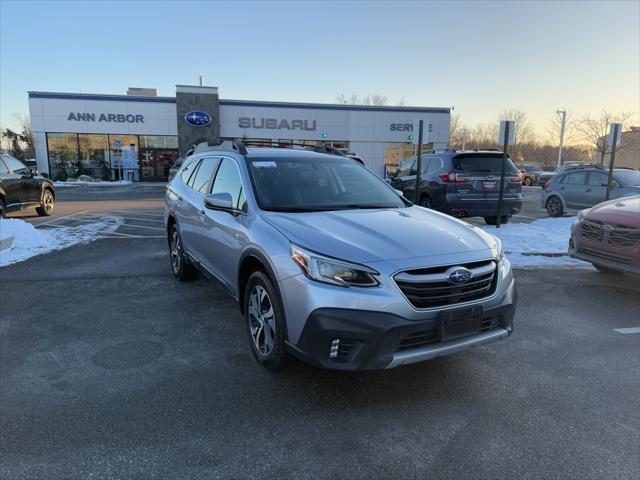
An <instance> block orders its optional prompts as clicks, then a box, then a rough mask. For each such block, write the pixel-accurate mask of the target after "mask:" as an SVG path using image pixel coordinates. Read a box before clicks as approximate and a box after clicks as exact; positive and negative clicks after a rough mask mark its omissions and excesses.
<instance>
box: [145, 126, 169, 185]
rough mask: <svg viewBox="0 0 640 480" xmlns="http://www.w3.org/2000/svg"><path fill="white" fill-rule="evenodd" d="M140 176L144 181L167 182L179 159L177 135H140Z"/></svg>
mask: <svg viewBox="0 0 640 480" xmlns="http://www.w3.org/2000/svg"><path fill="white" fill-rule="evenodd" d="M139 138H140V176H141V179H142V180H146V181H156V180H167V179H168V178H169V170H170V169H171V165H172V164H173V162H175V160H176V159H177V158H178V137H177V136H175V135H140V137H139Z"/></svg>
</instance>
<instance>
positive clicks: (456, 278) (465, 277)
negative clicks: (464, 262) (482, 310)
mask: <svg viewBox="0 0 640 480" xmlns="http://www.w3.org/2000/svg"><path fill="white" fill-rule="evenodd" d="M445 275H446V276H447V280H448V281H449V283H453V284H454V285H461V284H463V283H467V282H468V281H469V280H471V277H472V276H473V274H472V273H471V270H469V269H468V268H464V267H451V268H450V269H449V270H447V272H446V273H445Z"/></svg>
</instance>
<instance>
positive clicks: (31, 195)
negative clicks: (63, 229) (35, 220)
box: [0, 153, 56, 218]
mask: <svg viewBox="0 0 640 480" xmlns="http://www.w3.org/2000/svg"><path fill="white" fill-rule="evenodd" d="M55 198H56V197H55V191H54V189H53V183H52V182H51V181H50V180H48V179H46V178H44V177H42V176H40V175H38V171H37V170H35V169H31V170H30V169H29V168H28V167H27V166H26V165H25V164H24V163H22V162H21V161H20V160H18V159H17V158H13V157H12V156H11V155H8V154H6V153H0V218H4V216H5V214H6V213H7V212H12V211H15V210H21V209H23V208H28V207H36V211H37V212H38V215H40V216H48V215H51V213H52V212H53V206H54V204H55Z"/></svg>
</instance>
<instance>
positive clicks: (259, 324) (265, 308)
mask: <svg viewBox="0 0 640 480" xmlns="http://www.w3.org/2000/svg"><path fill="white" fill-rule="evenodd" d="M249 328H250V330H251V338H252V339H253V343H254V345H255V347H256V348H257V349H258V351H259V352H260V353H261V354H262V355H265V356H266V355H269V354H270V353H271V351H272V350H273V346H274V344H275V338H276V319H275V315H274V312H273V305H272V303H271V299H270V298H269V294H268V293H267V291H266V290H265V288H264V287H263V286H261V285H256V286H255V287H253V290H251V294H250V295H249Z"/></svg>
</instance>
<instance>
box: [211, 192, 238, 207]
mask: <svg viewBox="0 0 640 480" xmlns="http://www.w3.org/2000/svg"><path fill="white" fill-rule="evenodd" d="M204 207H205V208H207V209H209V210H222V211H224V212H233V210H234V208H233V198H232V197H231V194H230V193H227V192H220V193H213V194H211V195H207V196H206V197H204Z"/></svg>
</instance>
